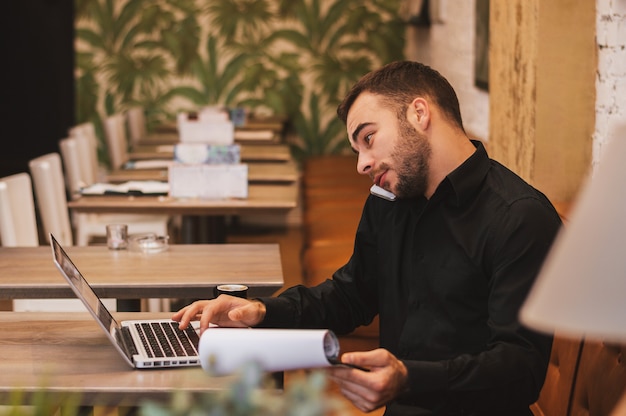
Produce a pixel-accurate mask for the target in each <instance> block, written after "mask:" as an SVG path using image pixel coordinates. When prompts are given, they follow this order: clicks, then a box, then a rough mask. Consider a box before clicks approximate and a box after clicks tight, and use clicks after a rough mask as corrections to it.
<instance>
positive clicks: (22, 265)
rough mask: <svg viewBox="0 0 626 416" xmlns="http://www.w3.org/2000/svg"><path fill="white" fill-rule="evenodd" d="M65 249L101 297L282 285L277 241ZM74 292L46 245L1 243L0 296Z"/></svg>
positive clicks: (253, 290)
mask: <svg viewBox="0 0 626 416" xmlns="http://www.w3.org/2000/svg"><path fill="white" fill-rule="evenodd" d="M65 250H66V251H67V253H68V255H69V256H70V257H71V258H72V261H73V262H74V264H75V265H76V266H77V267H78V269H79V270H80V271H81V273H82V274H83V276H84V277H85V278H86V279H87V281H88V282H89V283H90V284H91V285H92V286H93V288H94V290H95V291H96V293H97V294H98V295H99V296H100V297H102V298H116V299H138V298H212V297H213V288H214V287H215V286H217V285H218V284H221V283H243V284H246V285H248V286H249V290H248V296H250V297H257V296H270V295H272V294H273V293H274V292H275V291H276V290H278V289H279V288H281V287H282V286H283V272H282V265H281V259H280V249H279V246H278V244H206V245H203V244H190V245H182V244H181V245H178V244H172V245H170V246H169V249H168V250H167V251H165V252H162V253H156V254H143V253H139V252H132V251H129V250H118V251H115V250H109V249H107V248H106V246H86V247H78V246H71V247H65ZM74 297H75V295H74V293H73V292H72V290H71V289H70V287H69V286H68V284H67V282H66V281H65V279H63V276H61V274H60V272H59V271H58V270H57V268H56V267H55V266H54V263H53V261H52V250H51V248H50V247H49V246H39V247H0V298H9V299H20V298H22V299H24V298H26V299H34V298H74ZM0 333H1V332H0ZM0 338H2V337H1V336H0ZM0 361H1V360H0Z"/></svg>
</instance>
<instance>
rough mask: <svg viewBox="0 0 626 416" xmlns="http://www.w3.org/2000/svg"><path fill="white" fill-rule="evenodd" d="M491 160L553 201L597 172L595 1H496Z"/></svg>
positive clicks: (562, 198)
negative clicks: (593, 159)
mask: <svg viewBox="0 0 626 416" xmlns="http://www.w3.org/2000/svg"><path fill="white" fill-rule="evenodd" d="M489 53H490V55H489V59H490V68H489V70H490V76H489V93H490V95H489V98H490V127H489V131H490V134H489V153H490V156H491V157H493V158H494V159H496V160H498V161H500V162H502V163H503V164H505V165H507V166H508V167H510V168H511V169H512V170H514V171H515V172H517V173H518V174H519V175H520V176H522V177H523V178H524V179H526V180H527V181H528V182H530V183H531V184H533V185H534V186H536V187H538V188H539V189H540V190H542V191H543V192H544V193H545V194H546V195H547V196H548V197H549V198H550V199H551V200H553V201H559V202H562V201H570V200H571V199H572V198H573V197H575V195H576V193H577V192H578V190H579V188H580V185H581V182H582V181H583V179H584V177H585V176H586V175H587V173H588V172H589V170H590V163H591V145H592V134H593V132H594V126H595V73H596V66H597V57H596V49H595V2H594V1H583V2H580V1H576V0H492V2H491V5H490V52H489Z"/></svg>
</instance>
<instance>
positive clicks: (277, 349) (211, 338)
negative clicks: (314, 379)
mask: <svg viewBox="0 0 626 416" xmlns="http://www.w3.org/2000/svg"><path fill="white" fill-rule="evenodd" d="M199 354H200V362H201V364H202V368H203V369H204V371H206V372H208V373H209V374H212V375H226V374H231V373H233V372H235V371H237V370H238V369H239V368H240V367H241V366H242V365H244V364H246V363H249V362H255V363H257V364H258V365H259V366H260V367H261V368H262V369H263V370H265V371H269V372H274V371H287V370H294V369H300V368H316V367H328V366H330V365H331V362H335V361H336V360H337V358H338V356H339V341H338V340H337V337H336V336H335V334H334V333H333V332H332V331H330V330H327V329H260V328H209V329H208V330H206V331H204V333H203V334H202V337H200V345H199Z"/></svg>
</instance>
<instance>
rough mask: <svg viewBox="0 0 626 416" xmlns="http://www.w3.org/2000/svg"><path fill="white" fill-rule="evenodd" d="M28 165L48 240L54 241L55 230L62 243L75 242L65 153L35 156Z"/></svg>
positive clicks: (69, 243) (71, 243) (70, 243)
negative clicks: (67, 193)
mask: <svg viewBox="0 0 626 416" xmlns="http://www.w3.org/2000/svg"><path fill="white" fill-rule="evenodd" d="M28 167H29V169H30V174H31V176H32V180H33V185H34V188H35V198H36V200H37V207H38V208H39V215H40V217H41V222H42V225H43V231H44V234H45V238H46V240H47V241H48V242H50V241H49V240H50V237H49V233H53V234H54V236H55V237H56V238H57V239H58V240H59V241H60V242H61V244H65V245H73V244H74V239H73V237H72V228H71V226H70V216H69V212H68V210H67V196H66V193H65V179H64V176H63V168H62V166H61V156H60V155H59V154H58V153H56V152H55V153H48V154H45V155H43V156H39V157H37V158H35V159H32V160H31V161H30V162H28Z"/></svg>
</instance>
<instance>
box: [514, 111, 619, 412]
mask: <svg viewBox="0 0 626 416" xmlns="http://www.w3.org/2000/svg"><path fill="white" fill-rule="evenodd" d="M615 132H616V133H617V134H613V135H612V137H611V138H610V140H609V142H608V143H607V145H606V148H605V149H604V153H603V154H602V156H601V158H600V163H599V165H598V167H597V169H596V171H595V173H594V174H593V175H590V176H589V177H588V178H587V181H586V183H585V186H584V188H583V189H582V191H581V193H580V194H579V197H578V198H577V200H576V203H575V205H574V206H573V208H572V211H571V216H570V221H569V223H568V224H567V225H566V226H565V227H563V228H562V229H561V230H560V231H559V234H558V235H557V237H556V239H555V241H554V244H553V246H552V248H551V250H550V252H549V253H548V256H547V258H546V261H545V262H544V265H543V267H542V269H541V271H540V273H539V276H538V277H537V280H536V282H535V284H534V286H533V287H532V289H531V291H530V293H529V296H528V298H527V299H526V302H525V303H524V305H523V306H522V309H521V310H520V320H521V322H522V323H524V324H525V325H527V326H529V327H531V328H534V329H536V330H538V331H543V332H549V333H554V332H558V334H559V335H560V336H565V337H575V338H585V339H587V340H592V341H603V342H609V343H621V344H624V343H626V189H625V188H626V124H623V125H621V126H619V128H618V129H616V130H615ZM612 414H613V415H624V414H626V394H622V398H621V401H620V403H619V404H618V405H617V407H615V408H614V410H613V413H612Z"/></svg>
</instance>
